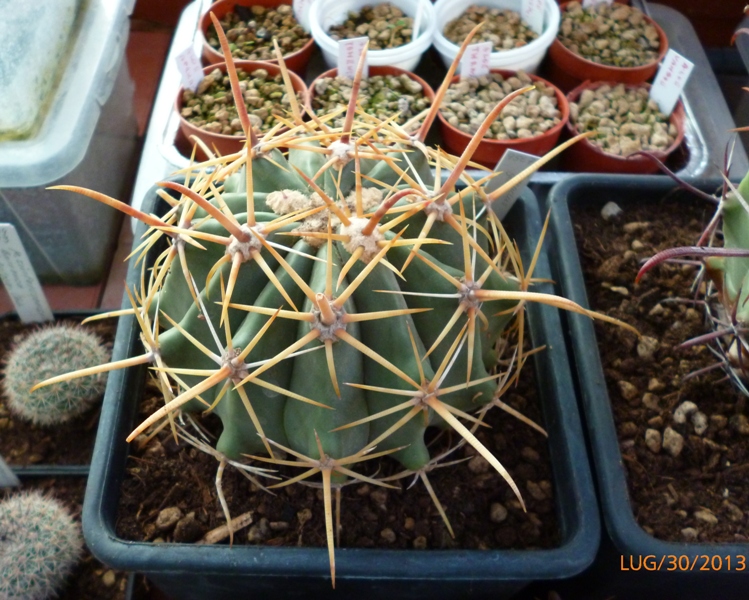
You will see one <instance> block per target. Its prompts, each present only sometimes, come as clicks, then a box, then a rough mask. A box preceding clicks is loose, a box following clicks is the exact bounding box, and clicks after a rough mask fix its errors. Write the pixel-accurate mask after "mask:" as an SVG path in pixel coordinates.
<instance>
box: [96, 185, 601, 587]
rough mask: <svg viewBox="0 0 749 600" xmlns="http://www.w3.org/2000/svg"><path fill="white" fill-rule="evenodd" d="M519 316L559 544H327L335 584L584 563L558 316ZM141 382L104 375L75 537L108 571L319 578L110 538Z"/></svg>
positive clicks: (578, 444) (294, 554)
mask: <svg viewBox="0 0 749 600" xmlns="http://www.w3.org/2000/svg"><path fill="white" fill-rule="evenodd" d="M521 198H522V201H518V204H519V205H521V208H520V209H517V208H516V209H515V211H514V212H516V213H517V212H520V211H521V210H522V211H523V212H524V213H525V214H524V215H522V216H524V217H525V218H524V219H518V220H520V221H522V223H523V224H524V227H525V228H526V229H527V230H529V231H532V232H535V233H537V232H539V231H540V230H541V217H540V213H539V210H538V204H537V202H536V200H535V198H534V197H533V195H532V194H531V193H530V192H526V193H525V194H524V195H523V196H522V197H521ZM157 200H158V196H156V194H155V193H154V192H153V190H152V193H150V194H149V196H148V198H147V202H146V206H145V207H144V209H143V210H144V211H146V212H147V213H151V212H157V209H156V202H157ZM510 217H512V213H511V214H510ZM144 231H145V229H144V226H142V225H140V226H139V228H138V231H136V235H135V239H136V240H138V239H140V235H141V234H142V233H143V232H144ZM535 233H534V234H532V235H535ZM520 238H521V236H520V235H518V240H519V242H520V243H521V245H527V244H524V242H525V240H521V239H520ZM531 243H532V242H529V244H531ZM528 250H531V251H532V249H530V248H529V247H528V248H524V254H525V255H526V256H528ZM536 273H537V276H539V277H542V278H543V277H548V276H549V266H548V259H547V257H546V254H545V253H542V254H541V257H540V261H539V263H538V267H537V271H536ZM139 280H140V267H138V268H137V269H134V268H133V265H132V263H131V265H130V268H129V272H128V279H127V283H128V285H129V286H131V287H133V286H134V285H136V284H137V283H138V282H139ZM542 288H547V289H545V290H544V289H542ZM539 291H551V286H550V285H549V284H544V285H542V286H539ZM126 306H128V307H129V302H128V300H127V298H125V299H124V300H123V307H126ZM529 312H530V314H529V323H530V330H531V335H532V337H533V339H535V340H537V341H539V340H540V341H541V342H543V343H545V344H546V345H547V350H546V351H544V352H543V353H539V354H538V355H537V357H545V358H543V359H539V358H536V362H535V368H536V378H537V380H538V381H539V388H540V389H539V393H540V396H541V397H542V398H545V397H548V396H549V394H550V393H552V392H553V391H554V390H556V394H557V400H556V401H553V402H548V406H547V405H545V406H543V410H544V416H545V425H546V428H547V431H548V432H549V443H550V446H551V457H552V463H553V465H552V466H553V476H554V489H555V500H556V502H557V505H558V510H557V517H558V519H559V523H560V537H561V542H560V545H559V547H556V548H552V549H548V550H487V551H478V550H426V551H419V550H403V551H391V550H371V549H357V548H337V549H336V579H338V580H339V581H341V580H351V581H356V580H369V581H377V580H382V581H385V580H433V581H434V582H435V585H439V582H440V581H466V582H468V581H497V582H501V581H517V580H524V581H527V582H530V581H533V580H539V579H561V578H567V577H572V576H573V575H575V574H577V573H580V572H581V571H583V570H584V569H585V568H587V567H588V566H589V565H590V564H591V563H592V561H593V559H594V557H595V554H596V552H597V549H598V545H599V542H600V531H601V530H600V522H599V519H598V507H597V504H596V500H595V493H594V491H593V485H592V478H591V475H590V471H589V469H588V466H587V465H588V463H587V460H588V459H587V454H586V450H585V446H584V443H583V441H582V440H583V436H582V427H581V424H580V419H579V416H578V412H577V407H576V400H575V396H574V391H573V388H572V379H571V372H570V370H569V365H568V362H567V354H566V350H565V348H564V341H563V339H562V334H561V328H560V323H559V316H558V314H557V311H556V310H555V309H551V308H549V307H542V306H540V305H531V306H530V307H529ZM138 331H139V330H138V326H137V323H136V320H135V318H134V316H132V315H126V316H123V317H120V321H119V325H118V329H117V336H116V339H115V346H114V356H113V360H119V359H122V358H125V357H127V356H133V355H134V353H136V352H139V351H142V349H140V348H139V341H138ZM144 380H145V369H144V368H136V369H129V370H127V371H114V372H112V373H110V375H109V381H108V384H107V391H106V395H105V399H104V406H103V409H102V414H101V419H100V424H99V431H98V435H97V440H96V447H95V449H94V458H93V461H92V465H91V471H90V475H89V479H88V487H87V490H86V497H85V502H84V507H83V530H84V537H85V539H86V543H87V544H88V546H89V548H90V549H91V551H92V552H93V553H94V555H96V557H97V558H99V559H100V560H101V561H102V562H104V563H106V564H108V565H110V566H111V567H113V568H118V569H122V570H127V571H136V572H141V573H146V574H148V573H153V574H157V573H167V572H168V573H171V574H174V573H179V572H184V573H185V574H188V575H189V576H195V577H198V578H201V579H205V578H206V577H207V576H210V575H219V576H220V575H222V574H227V575H228V574H232V575H235V576H236V575H242V576H247V577H250V576H263V577H267V576H277V577H284V578H305V577H306V578H309V577H313V578H317V579H329V577H330V572H329V564H328V554H327V549H325V548H283V547H264V546H236V547H229V546H228V545H195V544H172V543H169V544H152V543H145V542H134V541H126V540H123V539H121V538H119V537H118V536H117V534H116V532H115V522H116V516H117V505H118V502H119V494H120V491H119V488H120V484H121V481H122V478H123V476H124V471H125V465H126V461H127V455H128V448H127V444H126V443H125V441H124V440H125V437H126V436H127V434H128V433H129V432H130V431H131V430H132V427H133V423H134V420H135V416H136V410H137V400H138V398H139V397H140V392H141V390H142V387H143V383H144Z"/></svg>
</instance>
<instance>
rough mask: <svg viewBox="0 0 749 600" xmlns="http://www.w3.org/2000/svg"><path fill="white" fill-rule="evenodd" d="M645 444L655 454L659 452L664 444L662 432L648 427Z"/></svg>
mask: <svg viewBox="0 0 749 600" xmlns="http://www.w3.org/2000/svg"><path fill="white" fill-rule="evenodd" d="M645 445H646V446H647V447H648V449H649V450H650V451H651V452H652V453H653V454H658V453H659V452H660V451H661V446H662V445H663V442H662V438H661V432H660V431H658V430H657V429H648V430H646V431H645Z"/></svg>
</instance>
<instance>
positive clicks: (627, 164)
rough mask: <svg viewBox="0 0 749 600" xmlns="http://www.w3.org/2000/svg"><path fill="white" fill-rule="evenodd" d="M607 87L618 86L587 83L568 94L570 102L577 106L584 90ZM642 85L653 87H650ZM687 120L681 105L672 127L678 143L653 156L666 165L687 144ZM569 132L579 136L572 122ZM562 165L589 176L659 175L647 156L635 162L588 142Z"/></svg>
mask: <svg viewBox="0 0 749 600" xmlns="http://www.w3.org/2000/svg"><path fill="white" fill-rule="evenodd" d="M606 84H609V85H615V84H614V83H612V82H606V81H595V82H591V81H586V82H584V83H583V84H582V85H579V86H578V87H576V88H575V89H574V90H572V91H571V92H570V93H569V94H567V100H568V101H569V102H577V99H578V98H579V97H580V95H581V94H582V93H583V90H586V89H592V90H595V89H597V88H599V87H600V86H602V85H606ZM639 85H645V86H647V87H648V88H649V87H650V85H649V84H647V83H645V84H639ZM628 87H631V86H628ZM685 119H686V115H685V113H684V105H683V104H682V103H681V101H679V102H678V103H677V104H676V107H675V108H674V110H673V112H672V113H671V123H673V124H674V125H676V130H677V133H676V139H675V140H674V142H673V144H671V145H670V146H669V147H668V148H667V149H666V150H663V151H655V152H652V154H653V155H654V156H656V157H657V158H658V159H659V160H660V161H661V162H666V160H667V159H668V156H669V155H670V154H671V153H672V152H674V151H675V150H676V149H677V148H679V146H681V143H682V141H683V140H684V121H685ZM567 129H568V131H569V133H570V134H571V135H577V134H578V133H579V131H578V130H577V128H576V127H575V125H574V124H573V123H572V120H571V119H570V120H569V121H568V123H567ZM562 164H563V168H564V169H565V170H568V171H577V172H586V173H632V174H647V173H658V172H659V169H658V166H657V165H656V164H655V163H654V162H653V161H652V160H650V159H649V158H647V157H645V156H633V157H632V158H626V157H623V156H617V155H616V154H611V153H609V152H606V151H604V150H603V149H602V148H601V147H600V146H596V145H595V144H594V143H593V142H591V141H589V140H587V139H586V140H581V141H579V142H577V143H576V144H573V145H572V146H571V147H570V148H568V149H567V150H565V152H564V154H563V155H562Z"/></svg>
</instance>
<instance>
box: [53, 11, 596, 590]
mask: <svg viewBox="0 0 749 600" xmlns="http://www.w3.org/2000/svg"><path fill="white" fill-rule="evenodd" d="M214 23H215V24H216V28H217V30H218V31H219V37H220V39H221V42H222V46H223V47H224V53H225V56H227V57H228V56H229V53H228V46H227V42H226V39H225V37H224V35H223V32H222V31H221V30H220V26H219V24H218V22H217V21H215V20H214ZM469 41H470V37H469V39H468V40H466V42H465V44H464V47H465V46H466V45H467V44H468V42H469ZM459 58H460V56H459V57H458V59H457V60H459ZM457 60H456V64H457ZM280 62H281V64H282V65H283V61H280ZM362 66H363V60H362V61H360V64H359V70H358V73H357V76H356V78H355V79H354V82H353V86H352V94H351V99H350V103H349V106H348V108H347V111H346V113H345V122H344V124H343V126H342V127H334V126H333V125H331V122H332V121H333V120H334V119H335V118H336V117H337V116H338V113H339V112H340V111H334V112H333V113H331V114H329V115H326V116H322V117H318V116H313V117H312V120H311V121H304V120H303V119H302V115H301V112H300V109H299V107H298V106H296V104H295V103H294V99H293V96H292V95H290V98H291V100H292V115H291V116H290V117H289V118H288V120H286V119H283V118H282V119H281V121H282V123H279V125H278V126H277V127H276V128H274V130H272V131H270V132H268V133H267V134H265V135H264V136H263V137H262V138H259V139H258V137H257V136H256V134H255V132H253V131H252V129H251V128H250V126H249V122H248V120H247V116H246V114H244V113H243V111H242V110H241V108H240V116H241V118H242V122H243V127H244V131H245V132H246V134H247V144H246V147H245V149H244V150H243V151H241V152H238V153H236V154H232V155H228V156H216V157H213V155H212V154H211V151H210V149H209V148H204V150H205V151H206V152H207V153H208V154H209V156H211V157H212V158H210V160H208V161H207V162H204V163H201V164H194V165H192V166H191V167H190V168H189V169H188V170H187V171H186V172H185V173H184V179H183V180H182V181H180V182H175V181H167V182H162V183H160V184H159V185H160V186H161V187H162V188H163V189H162V190H161V195H162V197H163V198H164V199H165V200H166V205H167V206H166V210H165V213H164V214H163V215H161V216H155V215H148V214H144V213H142V212H140V211H137V210H136V209H133V208H131V207H129V206H127V205H125V204H123V203H120V202H118V201H116V200H114V199H112V198H109V197H106V196H104V195H102V194H99V193H97V192H94V191H91V190H83V189H80V188H73V187H66V188H65V189H70V190H74V191H78V192H80V193H82V194H85V195H87V196H89V197H91V198H94V199H97V200H99V201H102V202H105V203H107V204H110V205H112V206H114V207H116V208H118V209H120V210H123V211H124V212H126V213H127V214H129V215H131V216H134V217H137V218H139V219H141V220H142V221H143V222H144V223H146V224H147V225H148V226H149V227H150V230H149V233H148V235H147V236H146V237H145V240H144V241H143V242H142V245H141V246H140V247H139V249H138V252H137V253H138V254H140V255H141V256H142V255H145V254H146V253H147V251H148V250H150V249H153V252H152V254H158V256H157V257H156V258H155V259H154V260H153V262H152V263H151V264H152V269H151V270H150V271H147V270H146V268H145V267H144V269H143V276H142V283H141V286H140V289H137V290H135V291H134V293H131V300H132V302H133V309H132V311H131V312H133V313H134V314H135V317H136V318H137V319H138V321H139V323H140V325H141V328H142V340H143V342H144V344H145V347H146V348H145V353H144V354H143V355H141V356H137V357H133V358H131V359H128V360H127V361H123V362H121V363H113V364H110V365H106V366H103V367H102V369H103V370H106V369H111V368H117V367H122V366H128V365H134V364H138V363H142V364H150V365H152V368H153V371H154V373H155V375H156V377H157V378H158V380H159V382H160V384H161V389H162V390H163V393H164V400H165V404H164V406H163V407H161V408H160V409H159V410H158V411H156V412H155V413H154V414H153V415H151V416H150V417H149V418H148V419H146V420H145V421H144V422H143V423H141V424H140V425H139V426H138V427H137V428H136V429H135V430H134V431H133V432H132V433H131V434H130V436H129V437H128V440H133V439H135V438H136V437H138V436H140V435H141V434H144V433H147V432H148V430H149V429H150V430H153V428H160V427H165V426H167V424H168V423H170V424H171V427H173V428H174V429H175V431H176V430H177V429H178V427H177V424H176V422H175V421H174V419H173V415H174V414H175V413H176V412H177V411H186V412H195V411H199V412H214V413H216V414H217V415H218V417H219V418H220V419H221V421H222V425H223V430H222V432H221V435H220V437H219V439H218V441H217V443H216V446H215V448H211V449H210V451H211V453H212V454H214V455H215V456H217V457H218V458H219V461H220V467H219V472H221V471H222V470H223V468H224V465H225V464H226V463H227V462H232V461H238V460H244V461H246V459H247V457H248V456H249V457H251V458H252V459H253V460H257V461H264V462H266V463H272V464H274V465H285V466H292V467H299V468H301V469H302V472H301V474H299V475H297V476H293V477H290V478H288V479H286V480H284V481H283V482H282V483H280V484H277V485H289V484H291V483H296V482H299V481H301V480H305V479H309V478H312V477H317V478H318V479H321V480H322V484H323V490H324V504H325V513H326V523H327V536H328V547H329V552H330V561H331V574H332V577H333V582H334V581H335V570H334V556H333V546H334V541H333V540H334V534H333V517H332V512H333V511H332V494H333V493H334V490H336V489H339V488H340V486H341V485H343V484H344V483H345V482H346V481H352V480H359V481H367V482H371V483H373V484H376V485H389V484H387V483H385V482H382V481H378V480H376V479H373V478H370V477H367V476H364V475H362V474H359V473H357V472H356V470H355V469H356V465H357V463H361V462H364V461H367V460H371V459H374V458H377V457H380V456H383V455H389V456H391V457H392V458H394V459H395V460H397V461H399V462H400V463H401V464H402V466H403V468H404V469H405V470H407V471H409V472H415V473H419V474H420V476H421V478H422V480H424V481H425V482H427V481H428V480H427V476H426V473H427V470H428V467H429V466H430V465H431V464H433V462H434V461H436V460H439V457H432V456H430V449H429V448H428V447H427V445H426V444H425V441H424V437H425V432H426V429H427V428H428V427H429V426H438V427H452V428H453V429H455V430H456V431H457V432H458V433H459V434H460V435H461V436H462V437H463V438H464V439H465V440H466V441H467V442H468V443H470V444H472V445H473V446H474V447H475V448H476V450H477V451H478V452H480V453H481V454H482V455H483V456H484V457H485V458H486V460H488V461H489V462H490V463H491V464H492V465H493V466H494V468H495V469H497V471H499V473H501V474H502V476H503V477H504V478H505V479H506V480H507V482H508V484H509V485H510V486H511V487H512V489H513V490H514V491H515V493H516V494H517V495H518V498H520V499H521V502H522V497H521V496H520V492H519V490H518V489H517V487H516V485H515V483H514V482H513V481H512V479H511V477H510V476H509V474H508V473H507V471H506V470H505V469H504V467H503V466H502V464H501V462H500V460H498V458H496V457H495V456H493V455H492V454H491V452H489V451H488V450H487V449H486V448H485V447H484V446H483V445H482V444H481V443H480V442H479V441H478V440H477V439H476V437H475V436H474V435H473V432H472V430H473V429H474V428H475V427H476V426H477V425H478V424H479V422H480V420H481V417H482V414H483V413H482V411H484V410H486V409H487V408H488V407H491V406H493V405H497V406H506V405H504V403H502V402H501V401H499V400H498V398H499V396H500V395H501V393H502V392H503V391H504V389H505V387H507V385H509V384H508V382H511V381H513V377H514V376H513V375H511V374H510V373H508V372H501V373H498V372H497V368H496V367H497V348H498V346H499V345H501V343H502V337H503V332H504V330H505V329H506V328H507V327H508V325H510V324H511V323H512V326H513V327H515V328H516V329H517V332H518V338H519V342H518V349H519V350H518V352H519V356H520V358H519V359H518V360H515V361H514V362H513V361H511V362H512V364H513V365H514V366H517V365H518V364H521V363H522V352H523V350H522V348H523V343H522V340H523V332H524V326H523V320H522V315H523V305H524V303H526V302H528V301H539V302H545V303H548V304H552V305H556V306H562V307H564V308H568V309H570V310H575V311H577V312H581V313H584V314H591V313H589V312H588V311H585V310H584V309H582V308H580V307H579V306H577V305H574V304H572V303H570V302H568V301H566V300H564V299H562V298H558V297H555V296H550V295H545V294H538V293H533V292H531V291H529V289H528V288H529V286H530V284H531V279H532V273H533V265H530V266H528V267H527V268H526V269H525V270H524V269H523V267H522V265H521V264H520V259H519V256H518V252H517V251H516V248H515V246H514V245H513V243H512V241H511V240H510V239H509V238H508V237H507V234H506V233H505V232H504V230H503V228H502V225H501V223H500V222H499V221H498V219H497V218H496V217H495V216H494V214H493V212H492V211H491V203H492V202H493V201H494V200H495V199H496V198H498V197H499V196H501V194H503V193H504V192H505V191H506V190H507V189H509V188H510V187H512V186H513V185H515V184H516V183H517V182H518V181H519V180H520V179H522V178H523V177H525V176H528V175H529V174H530V172H531V171H532V170H533V169H530V170H528V171H527V172H524V173H521V174H520V175H519V176H518V177H516V178H514V179H513V180H510V181H509V182H508V183H507V184H506V185H505V186H503V187H502V188H500V189H498V190H497V191H495V192H493V193H488V192H486V190H485V189H484V184H485V183H486V182H487V181H488V180H489V179H490V178H491V175H490V174H488V175H487V177H486V178H484V179H481V180H474V179H473V178H472V177H471V176H470V175H469V173H468V172H466V171H465V169H466V166H468V165H469V161H470V158H471V154H472V152H473V151H474V150H475V148H476V146H477V144H478V142H479V141H480V140H481V138H482V136H483V135H484V132H485V131H486V130H487V128H488V127H489V126H490V125H491V123H492V122H493V121H494V119H496V118H497V116H498V115H499V114H500V112H501V111H502V109H503V108H504V106H506V105H507V103H509V102H510V101H511V100H512V98H513V97H515V96H517V95H518V94H521V93H523V92H525V91H527V90H525V89H524V90H519V91H518V92H515V93H513V94H511V95H510V96H508V97H507V98H506V99H505V100H504V101H502V102H501V103H500V104H498V105H497V107H495V108H494V109H493V110H491V111H489V112H488V114H487V115H486V119H485V121H484V124H483V126H482V127H481V128H480V129H479V131H478V132H477V133H476V135H475V137H474V140H473V142H472V143H471V145H469V147H468V149H467V150H466V152H465V153H464V154H463V155H462V156H461V157H456V156H451V155H448V154H446V153H444V152H443V151H441V150H439V149H434V148H429V147H427V146H426V145H425V143H424V139H425V137H426V134H427V131H428V130H429V127H430V126H431V124H432V122H433V120H434V118H435V116H436V111H437V109H438V107H439V103H440V98H441V97H442V96H443V95H444V92H445V90H446V89H447V86H448V84H449V82H450V79H451V77H452V75H453V72H454V70H455V65H454V66H453V68H452V69H451V70H450V72H449V73H448V75H447V77H446V79H445V83H444V84H443V86H442V87H441V89H440V90H439V92H438V94H437V99H436V100H435V102H434V106H433V107H432V110H431V111H429V112H428V114H426V115H421V118H422V119H423V121H422V122H421V125H420V126H419V127H418V129H417V131H416V133H415V134H410V133H408V131H411V129H408V130H407V129H405V128H402V127H400V126H399V125H398V124H397V123H396V120H395V118H396V116H397V114H394V115H393V116H392V118H390V119H387V120H381V119H380V118H377V117H374V116H370V115H367V114H366V113H364V112H363V111H361V110H359V109H358V108H357V105H356V99H357V94H358V89H359V84H360V80H361V73H362ZM228 73H229V76H230V78H231V80H232V84H233V93H234V98H235V101H236V104H237V105H238V106H240V107H242V106H243V102H241V94H242V89H241V86H240V85H239V82H238V80H237V77H236V73H235V70H234V68H233V65H232V63H231V60H229V68H228ZM529 89H530V88H529ZM237 100H239V101H237ZM283 124H285V125H286V130H281V126H282V125H283ZM354 132H355V133H354ZM573 142H574V140H573V141H572V142H568V143H567V144H566V145H569V143H573ZM566 145H564V146H562V147H560V148H559V149H557V150H555V152H554V154H556V153H558V152H560V151H561V150H562V149H563V148H564V147H566ZM552 156H553V155H547V156H546V157H545V158H543V159H540V160H539V161H538V163H536V165H535V167H534V168H538V167H540V166H541V165H542V164H544V162H546V161H547V160H549V159H550V158H552ZM458 184H460V185H458ZM167 190H168V192H167ZM164 239H166V242H167V243H166V244H165V246H166V247H165V249H163V251H161V253H160V254H159V253H158V252H159V250H157V249H156V248H157V247H156V246H155V244H157V242H160V241H164ZM151 264H149V268H150V267H151ZM513 368H514V367H513ZM174 390H177V392H176V393H175V392H174ZM427 485H428V483H427ZM271 487H272V486H271Z"/></svg>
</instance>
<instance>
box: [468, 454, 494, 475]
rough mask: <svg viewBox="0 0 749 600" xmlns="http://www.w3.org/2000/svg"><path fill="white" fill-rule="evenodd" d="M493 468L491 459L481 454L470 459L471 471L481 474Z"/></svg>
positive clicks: (469, 466) (469, 468)
mask: <svg viewBox="0 0 749 600" xmlns="http://www.w3.org/2000/svg"><path fill="white" fill-rule="evenodd" d="M491 469H492V466H491V465H490V464H489V461H487V460H486V459H485V458H484V457H483V456H481V455H480V454H477V455H476V456H474V457H473V458H472V459H471V460H469V461H468V470H469V471H470V472H471V473H476V474H477V475H479V474H481V473H488V472H489V471H491Z"/></svg>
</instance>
